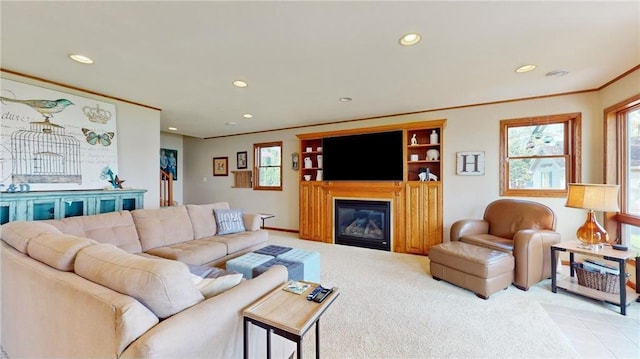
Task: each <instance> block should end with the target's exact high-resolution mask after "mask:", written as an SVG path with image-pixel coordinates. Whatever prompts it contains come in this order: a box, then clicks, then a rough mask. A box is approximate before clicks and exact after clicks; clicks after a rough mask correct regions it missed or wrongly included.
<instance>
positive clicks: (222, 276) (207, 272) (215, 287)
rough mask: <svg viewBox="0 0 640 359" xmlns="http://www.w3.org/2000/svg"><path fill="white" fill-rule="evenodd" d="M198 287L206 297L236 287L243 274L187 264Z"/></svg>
mask: <svg viewBox="0 0 640 359" xmlns="http://www.w3.org/2000/svg"><path fill="white" fill-rule="evenodd" d="M187 266H188V267H189V271H190V272H191V278H192V279H193V283H194V284H195V286H196V288H198V290H199V291H200V293H202V295H203V296H204V298H205V299H209V298H211V297H213V296H216V295H218V294H220V293H222V292H224V291H226V290H228V289H231V288H233V287H235V286H236V285H238V284H240V282H241V281H242V274H241V273H238V272H234V271H228V270H224V269H220V268H215V267H207V266H198V265H192V264H187Z"/></svg>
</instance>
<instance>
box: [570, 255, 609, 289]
mask: <svg viewBox="0 0 640 359" xmlns="http://www.w3.org/2000/svg"><path fill="white" fill-rule="evenodd" d="M573 269H574V270H575V272H576V276H577V277H578V284H579V285H582V286H585V287H588V288H591V289H595V290H599V291H602V292H606V293H612V294H618V293H620V276H619V275H616V274H610V273H599V272H594V271H590V270H587V269H584V268H583V266H582V263H573Z"/></svg>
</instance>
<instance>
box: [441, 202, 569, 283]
mask: <svg viewBox="0 0 640 359" xmlns="http://www.w3.org/2000/svg"><path fill="white" fill-rule="evenodd" d="M555 229H556V215H555V213H554V212H553V211H552V210H551V208H549V207H547V206H545V205H543V204H540V203H537V202H533V201H524V200H516V199H500V200H497V201H494V202H492V203H490V204H489V205H488V206H487V208H486V209H485V211H484V216H483V218H482V219H464V220H460V221H457V222H455V223H454V224H453V225H452V226H451V241H461V242H465V243H469V244H474V245H477V246H482V247H487V248H491V249H495V250H499V251H503V252H510V253H511V254H512V255H513V257H514V259H515V267H514V273H513V278H514V279H513V284H514V285H515V286H516V287H518V288H520V289H522V290H528V289H529V287H530V286H532V285H534V284H536V283H538V282H540V281H541V280H543V279H546V278H549V277H550V276H551V250H550V247H551V245H552V244H555V243H559V242H560V234H559V233H557V232H555Z"/></svg>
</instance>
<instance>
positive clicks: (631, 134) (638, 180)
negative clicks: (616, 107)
mask: <svg viewBox="0 0 640 359" xmlns="http://www.w3.org/2000/svg"><path fill="white" fill-rule="evenodd" d="M626 132H627V141H626V142H627V146H626V152H627V155H626V158H627V166H626V174H625V176H626V177H627V181H626V186H625V189H624V190H623V191H622V192H623V194H624V195H625V196H626V201H625V203H627V207H628V208H626V213H628V214H630V215H634V216H640V107H639V108H636V109H634V110H632V111H629V112H628V113H627V131H626Z"/></svg>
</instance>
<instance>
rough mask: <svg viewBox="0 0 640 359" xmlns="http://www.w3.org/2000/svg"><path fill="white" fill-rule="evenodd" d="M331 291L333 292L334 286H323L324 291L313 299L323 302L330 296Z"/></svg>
mask: <svg viewBox="0 0 640 359" xmlns="http://www.w3.org/2000/svg"><path fill="white" fill-rule="evenodd" d="M331 292H333V289H332V288H322V291H321V292H320V293H318V294H317V295H316V296H315V297H314V298H313V301H314V302H316V303H322V301H323V300H324V299H325V298H326V297H328V296H329V294H331Z"/></svg>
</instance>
